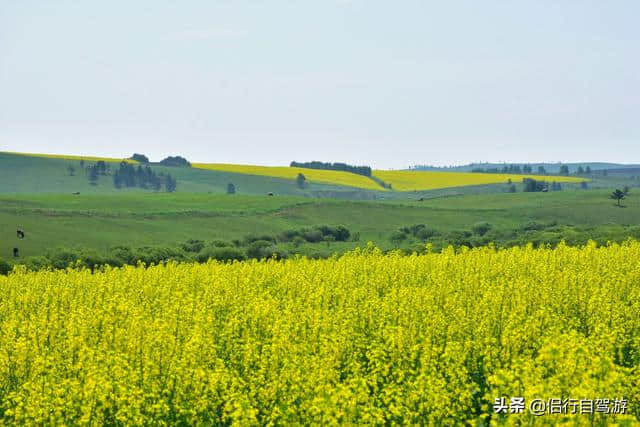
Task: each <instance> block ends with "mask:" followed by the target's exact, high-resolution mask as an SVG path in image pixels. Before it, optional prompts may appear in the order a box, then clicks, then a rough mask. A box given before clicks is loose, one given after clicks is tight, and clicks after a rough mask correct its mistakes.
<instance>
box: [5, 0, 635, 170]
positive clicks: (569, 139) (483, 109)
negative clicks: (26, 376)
mask: <svg viewBox="0 0 640 427" xmlns="http://www.w3.org/2000/svg"><path fill="white" fill-rule="evenodd" d="M638 16H640V2H638V1H637V0H628V1H623V0H612V1H608V2H605V1H602V0H594V1H590V0H521V1H505V0H482V1H477V0H473V1H472V0H469V1H462V0H447V1H441V0H438V1H412V0H407V1H404V0H398V1H389V0H386V1H374V0H316V1H279V0H269V1H258V0H254V1H244V0H235V1H222V0H220V1H217V0H207V1H199V0H188V1H180V2H178V1H165V0H136V1H119V0H110V1H93V0H84V1H77V0H73V1H63V0H41V1H35V0H0V150H2V151H23V152H40V153H62V154H80V155H104V156H114V157H118V158H121V157H125V156H129V155H131V154H132V153H133V152H138V153H144V154H146V155H148V156H149V157H150V158H151V160H152V161H153V160H160V159H161V158H163V157H165V156H168V155H182V156H184V157H186V158H187V159H189V160H191V161H199V162H219V163H244V164H261V165H287V164H289V162H291V161H292V160H296V161H311V160H320V161H331V162H347V163H351V164H359V165H360V164H366V165H371V166H373V167H376V168H381V169H386V168H404V167H407V166H410V165H416V164H433V165H457V164H465V163H469V162H479V161H495V162H500V161H504V162H540V161H552V162H557V161H565V162H570V161H577V162H580V161H612V162H623V163H640V47H639V46H640V25H638V21H637V20H638Z"/></svg>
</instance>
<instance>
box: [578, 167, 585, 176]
mask: <svg viewBox="0 0 640 427" xmlns="http://www.w3.org/2000/svg"><path fill="white" fill-rule="evenodd" d="M576 173H577V174H578V175H584V169H583V168H582V166H578V172H576Z"/></svg>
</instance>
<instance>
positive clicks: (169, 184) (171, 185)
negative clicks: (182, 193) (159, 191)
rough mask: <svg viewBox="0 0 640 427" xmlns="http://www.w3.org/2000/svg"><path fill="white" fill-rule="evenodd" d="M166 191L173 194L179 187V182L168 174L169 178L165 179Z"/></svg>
mask: <svg viewBox="0 0 640 427" xmlns="http://www.w3.org/2000/svg"><path fill="white" fill-rule="evenodd" d="M164 186H165V189H166V190H167V193H173V192H175V191H176V187H177V182H176V180H175V179H174V178H173V177H172V176H171V174H167V177H166V179H165V184H164Z"/></svg>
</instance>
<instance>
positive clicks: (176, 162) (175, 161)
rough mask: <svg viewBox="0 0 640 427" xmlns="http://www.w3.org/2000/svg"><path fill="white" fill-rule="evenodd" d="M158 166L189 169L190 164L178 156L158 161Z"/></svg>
mask: <svg viewBox="0 0 640 427" xmlns="http://www.w3.org/2000/svg"><path fill="white" fill-rule="evenodd" d="M160 164H161V165H162V166H173V167H191V163H189V162H188V161H187V159H185V158H184V157H180V156H169V157H166V158H164V159H162V160H160Z"/></svg>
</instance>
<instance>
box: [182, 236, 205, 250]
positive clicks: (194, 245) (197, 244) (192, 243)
mask: <svg viewBox="0 0 640 427" xmlns="http://www.w3.org/2000/svg"><path fill="white" fill-rule="evenodd" d="M181 247H182V249H183V250H184V251H185V252H200V251H201V250H202V248H204V242H203V241H202V240H193V239H191V240H187V241H186V242H185V243H183V244H182V245H181Z"/></svg>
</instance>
